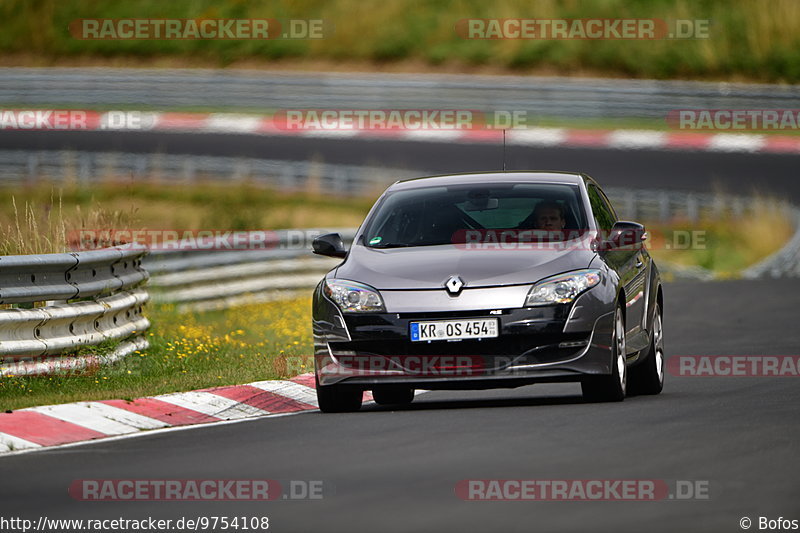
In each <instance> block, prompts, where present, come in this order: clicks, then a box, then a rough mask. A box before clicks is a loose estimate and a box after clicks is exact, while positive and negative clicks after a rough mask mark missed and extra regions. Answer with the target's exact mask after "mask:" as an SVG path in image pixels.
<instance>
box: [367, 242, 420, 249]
mask: <svg viewBox="0 0 800 533" xmlns="http://www.w3.org/2000/svg"><path fill="white" fill-rule="evenodd" d="M409 246H413V245H411V244H408V243H407V242H388V243H381V244H373V245H372V248H408V247H409Z"/></svg>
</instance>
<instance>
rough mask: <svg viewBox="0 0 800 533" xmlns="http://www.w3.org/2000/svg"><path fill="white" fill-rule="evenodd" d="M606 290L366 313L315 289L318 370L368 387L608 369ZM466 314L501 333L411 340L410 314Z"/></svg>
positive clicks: (570, 377)
mask: <svg viewBox="0 0 800 533" xmlns="http://www.w3.org/2000/svg"><path fill="white" fill-rule="evenodd" d="M596 289H597V288H596ZM607 292H608V291H607V290H602V288H600V290H595V289H593V290H590V291H587V292H586V293H584V294H582V295H581V296H579V297H578V298H577V299H576V300H575V302H573V303H572V304H566V305H552V306H543V307H518V308H506V309H491V308H483V309H475V310H459V311H435V312H400V313H369V314H342V313H340V312H339V311H338V308H336V306H335V304H333V303H332V302H330V301H329V300H328V299H327V298H325V297H324V296H322V295H321V294H320V293H319V292H318V293H317V294H316V295H315V302H314V339H315V368H316V373H317V378H318V380H319V383H320V385H323V386H324V385H332V384H340V385H348V386H356V387H361V388H363V389H365V390H369V389H372V388H374V387H375V386H378V385H382V384H387V385H388V384H403V385H406V386H409V387H412V388H419V389H484V388H504V387H517V386H520V385H525V384H528V383H535V382H548V381H550V382H552V381H580V380H581V379H582V378H583V377H585V376H587V375H598V374H609V373H610V372H611V366H610V365H611V336H612V329H613V310H614V296H615V295H614V296H609V295H608V294H607ZM488 303H491V302H488ZM469 318H496V319H497V320H498V325H499V336H498V337H496V338H487V339H474V340H460V341H441V340H437V341H422V342H412V341H411V340H410V324H411V322H419V321H433V320H451V319H469Z"/></svg>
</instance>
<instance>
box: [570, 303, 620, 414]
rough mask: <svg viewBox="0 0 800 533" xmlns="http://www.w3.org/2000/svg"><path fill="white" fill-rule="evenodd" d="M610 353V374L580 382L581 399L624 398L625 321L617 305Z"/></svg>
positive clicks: (592, 400) (593, 400)
mask: <svg viewBox="0 0 800 533" xmlns="http://www.w3.org/2000/svg"><path fill="white" fill-rule="evenodd" d="M611 355H612V359H611V374H608V375H605V376H591V377H590V378H588V379H585V380H584V381H582V382H581V391H582V392H583V399H584V400H586V401H587V402H621V401H622V400H624V399H625V392H626V386H627V381H628V367H627V362H626V356H625V322H624V321H623V319H622V308H621V307H617V310H616V311H615V312H614V332H613V334H612V335H611Z"/></svg>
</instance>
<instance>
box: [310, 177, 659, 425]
mask: <svg viewBox="0 0 800 533" xmlns="http://www.w3.org/2000/svg"><path fill="white" fill-rule="evenodd" d="M646 239H647V233H646V232H645V229H644V227H643V226H642V225H640V224H637V223H635V222H626V221H622V220H619V219H618V217H617V215H616V212H615V211H614V208H613V207H612V205H611V202H609V200H608V198H607V197H606V195H605V194H604V193H603V191H602V190H601V188H600V186H599V185H598V184H597V183H596V182H595V181H594V180H593V179H592V178H590V177H589V176H586V175H584V174H577V173H559V172H503V173H475V174H459V175H448V176H434V177H427V178H416V179H410V180H405V181H399V182H397V183H395V184H393V185H392V186H390V187H389V188H388V189H387V190H386V191H385V192H384V193H383V195H382V196H381V197H380V198H379V199H378V200H377V202H376V203H375V205H374V206H373V208H372V209H371V211H370V212H369V214H368V215H367V217H366V219H365V221H364V223H363V224H362V226H361V227H360V228H359V229H358V231H357V232H356V235H355V239H354V241H353V244H352V246H351V247H350V248H349V250H347V249H345V246H344V244H343V242H342V239H341V237H340V236H339V235H338V234H335V233H333V234H327V235H322V236H320V237H318V238H317V239H315V240H314V242H313V250H314V253H316V254H320V255H325V256H330V257H337V258H341V259H342V262H341V263H340V264H339V265H338V266H337V267H336V268H334V269H333V270H331V271H330V272H329V273H328V274H327V275H326V276H325V278H324V279H323V280H322V281H321V282H320V283H319V285H318V286H317V287H316V289H315V292H314V298H313V332H314V344H315V376H316V382H317V397H318V400H319V406H320V409H321V410H322V411H324V412H342V411H355V410H358V409H359V407H360V406H361V402H362V393H363V392H364V391H372V394H373V398H374V399H375V401H376V402H377V403H379V404H407V403H410V402H411V401H412V400H413V398H414V391H415V390H416V389H427V390H435V389H485V388H502V387H506V388H508V387H518V386H522V385H527V384H531V383H537V382H562V381H573V382H580V384H581V388H582V393H583V396H584V398H585V399H586V400H588V401H620V400H623V399H624V398H625V396H626V394H628V393H631V392H635V393H639V394H658V393H659V392H661V390H662V387H663V383H664V339H663V333H662V310H663V307H664V304H663V302H664V300H663V290H662V285H661V279H660V276H659V272H658V269H657V268H656V265H655V263H654V262H653V260H652V259H651V257H650V255H649V254H648V252H647V249H646V247H645V246H644V242H645V241H646Z"/></svg>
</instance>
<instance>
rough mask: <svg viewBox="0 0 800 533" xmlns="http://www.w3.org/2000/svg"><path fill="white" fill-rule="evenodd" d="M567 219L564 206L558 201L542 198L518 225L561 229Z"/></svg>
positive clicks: (542, 228) (523, 227)
mask: <svg viewBox="0 0 800 533" xmlns="http://www.w3.org/2000/svg"><path fill="white" fill-rule="evenodd" d="M566 224H567V221H566V217H565V215H564V207H563V206H562V205H561V204H559V203H558V202H553V201H550V200H544V201H542V202H539V203H538V204H536V207H534V208H533V213H531V214H530V215H528V217H527V218H526V219H525V220H523V221H522V222H521V223H520V225H519V226H518V227H519V228H520V229H526V228H532V229H539V230H545V231H561V230H563V229H564V226H566Z"/></svg>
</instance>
